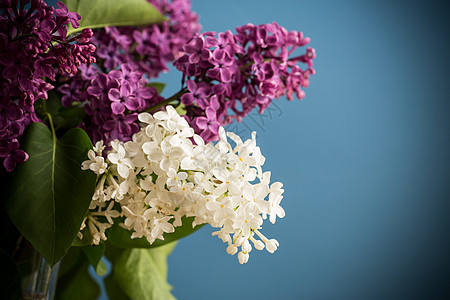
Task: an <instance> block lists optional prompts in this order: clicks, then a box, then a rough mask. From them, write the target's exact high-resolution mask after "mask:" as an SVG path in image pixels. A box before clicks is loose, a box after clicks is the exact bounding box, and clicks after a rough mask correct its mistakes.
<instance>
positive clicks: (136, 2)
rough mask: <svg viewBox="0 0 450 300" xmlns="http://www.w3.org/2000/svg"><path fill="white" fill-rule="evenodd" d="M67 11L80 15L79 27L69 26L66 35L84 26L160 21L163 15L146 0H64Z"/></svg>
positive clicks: (96, 26) (100, 26) (93, 26)
mask: <svg viewBox="0 0 450 300" xmlns="http://www.w3.org/2000/svg"><path fill="white" fill-rule="evenodd" d="M63 2H64V3H65V4H66V5H67V8H68V9H69V11H74V12H77V13H78V14H79V15H80V16H81V21H80V22H79V24H80V27H79V28H76V29H75V28H73V27H71V26H69V30H68V32H67V34H68V35H70V34H72V33H75V32H78V31H81V30H83V29H84V28H92V29H94V28H102V27H105V26H139V25H148V24H153V23H160V22H162V21H164V20H165V17H164V16H163V15H161V13H160V12H159V11H158V10H157V9H156V8H155V7H154V6H153V5H151V4H150V3H149V2H148V1H146V0H127V1H123V0H95V1H93V0H65V1H63Z"/></svg>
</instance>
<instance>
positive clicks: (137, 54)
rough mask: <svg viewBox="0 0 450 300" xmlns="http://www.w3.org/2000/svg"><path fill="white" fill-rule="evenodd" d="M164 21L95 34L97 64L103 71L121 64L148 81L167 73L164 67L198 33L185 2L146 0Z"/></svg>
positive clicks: (184, 0) (178, 0) (194, 19)
mask: <svg viewBox="0 0 450 300" xmlns="http://www.w3.org/2000/svg"><path fill="white" fill-rule="evenodd" d="M148 2H150V3H151V4H152V5H153V6H154V7H155V8H156V9H158V10H159V11H160V13H161V14H162V15H164V16H166V17H167V19H168V20H167V21H164V22H162V23H161V24H153V25H150V26H144V27H107V28H105V29H100V30H99V32H98V34H97V33H96V35H95V37H94V39H93V41H94V42H95V44H96V45H97V47H98V51H97V53H96V55H97V59H98V61H99V63H101V64H102V65H103V66H104V69H106V70H112V69H115V68H116V67H117V66H119V65H120V64H122V63H128V64H134V65H135V66H134V68H135V69H137V70H140V71H141V72H142V73H145V74H146V75H147V76H148V77H149V78H154V77H157V76H158V75H159V74H160V73H161V72H163V71H168V70H169V69H168V68H167V64H168V63H169V62H172V61H173V60H174V59H176V58H177V57H178V56H179V53H180V51H181V49H182V47H183V46H184V45H185V44H186V42H187V41H189V40H190V39H191V38H192V37H193V36H194V35H195V34H196V33H198V32H199V30H200V25H199V23H198V16H197V14H195V13H194V12H192V11H191V3H190V1H189V0H172V1H168V0H148Z"/></svg>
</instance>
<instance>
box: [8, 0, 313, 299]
mask: <svg viewBox="0 0 450 300" xmlns="http://www.w3.org/2000/svg"><path fill="white" fill-rule="evenodd" d="M0 11H1V17H0V27H1V33H0V72H1V74H2V77H1V79H0V85H1V89H0V111H1V112H2V113H1V115H0V125H1V126H0V162H1V164H0V175H1V176H2V183H3V184H4V185H5V187H4V190H5V191H6V197H2V200H1V202H2V208H1V212H2V216H3V218H2V222H3V225H4V228H10V229H11V230H9V231H8V232H7V233H5V234H4V235H3V236H2V245H4V246H2V249H1V254H2V259H3V261H4V262H5V264H6V265H8V266H11V269H12V273H13V274H17V276H16V277H20V276H21V274H22V272H21V270H20V263H18V260H17V257H18V256H19V253H20V252H21V249H22V248H24V245H25V244H26V243H29V244H31V245H32V247H33V248H34V249H36V250H37V252H38V253H39V254H40V255H42V257H43V258H44V260H45V262H46V263H47V264H48V265H49V267H53V266H55V265H56V266H60V268H61V270H60V272H59V275H58V276H59V277H58V278H59V279H58V285H57V289H56V298H57V299H71V297H74V296H73V295H77V296H76V297H78V299H81V298H82V299H95V298H96V297H97V296H98V286H97V285H96V283H95V281H93V279H92V278H91V277H90V275H89V274H88V271H87V270H88V267H89V266H90V265H92V266H93V267H94V270H95V271H96V272H97V273H98V274H99V275H102V274H105V272H106V267H105V264H104V261H103V259H107V260H108V261H109V262H110V263H111V265H112V271H111V273H110V275H109V276H107V277H106V278H104V284H105V287H106V290H107V293H108V295H109V296H110V297H111V298H114V297H116V298H117V297H119V298H118V299H131V298H137V299H173V296H172V295H171V293H170V290H171V287H170V285H169V284H168V283H167V278H166V275H163V274H164V271H162V270H163V269H164V268H167V267H166V265H165V264H166V257H167V255H168V254H169V253H170V251H171V249H172V248H173V246H174V244H175V241H176V240H178V239H180V238H182V237H184V236H186V235H189V234H191V233H192V232H194V231H195V230H197V229H198V228H199V227H200V226H202V225H204V224H206V223H208V224H209V225H210V226H212V227H214V228H217V231H215V232H214V233H213V235H215V236H217V237H218V238H219V239H221V240H222V241H223V242H224V243H226V252H227V253H228V254H231V255H234V254H237V257H238V261H239V263H241V264H244V263H247V262H248V261H249V258H250V256H249V253H250V252H251V251H252V249H257V250H262V249H266V250H267V251H268V252H270V253H273V252H275V251H276V250H277V248H278V246H279V243H278V241H277V240H276V239H273V238H268V237H266V236H265V235H264V234H263V233H262V224H263V221H264V220H265V219H269V221H270V222H272V223H275V221H276V218H277V217H278V218H282V217H284V215H285V212H284V210H283V208H282V207H281V206H280V202H281V200H282V198H283V191H284V190H283V188H282V187H283V184H282V183H280V182H271V181H270V175H271V173H270V172H269V171H264V170H263V164H264V162H265V157H264V156H263V155H262V152H261V149H260V148H259V147H258V146H257V143H256V133H255V132H254V133H252V136H251V138H250V139H247V140H242V139H241V137H239V136H237V135H236V134H234V133H232V132H227V131H226V129H225V128H224V126H226V125H228V124H231V123H232V122H240V121H241V120H242V119H243V118H245V116H246V115H248V114H249V113H250V112H252V111H253V110H257V111H258V112H259V113H263V112H264V110H265V109H266V108H267V107H269V106H270V104H271V102H272V101H273V100H274V99H278V98H280V97H282V96H286V97H287V99H289V100H292V99H293V98H294V95H295V96H296V97H297V98H298V99H302V98H304V97H305V93H304V88H306V87H307V86H308V85H309V77H310V75H313V74H314V73H315V71H314V69H313V60H314V58H315V51H314V49H313V48H311V47H307V45H308V43H309V38H307V37H304V36H303V34H302V33H301V32H298V31H288V30H286V29H285V28H283V27H281V26H280V25H278V24H277V23H275V22H274V23H271V24H262V25H253V24H247V25H244V26H241V27H238V28H236V30H235V33H233V32H231V31H226V32H222V33H218V34H217V33H215V32H200V30H201V27H200V25H199V23H198V16H197V15H196V14H195V13H194V12H192V11H191V6H190V2H189V1H188V0H172V1H168V0H148V1H146V0H134V1H131V2H129V3H128V2H127V3H125V2H122V1H119V0H114V1H113V0H109V1H108V0H99V1H87V0H67V1H64V3H63V2H58V3H57V8H54V7H51V6H48V5H47V4H46V3H45V2H44V1H43V0H31V1H30V0H28V1H27V0H1V1H0ZM169 64H173V66H175V68H176V70H178V71H179V72H180V77H181V88H180V90H179V91H178V92H176V93H175V94H174V95H172V96H169V97H163V96H162V94H161V93H162V90H163V89H164V86H165V84H164V83H161V82H158V81H157V80H156V79H157V78H158V76H159V75H160V74H161V73H162V72H167V71H169V68H168V65H169ZM149 260H150V261H149ZM158 268H160V269H158ZM161 268H162V269H161ZM54 269H55V268H54ZM138 269H139V272H137V271H136V270H138ZM142 274H145V276H144V275H142ZM12 277H13V278H12V280H15V281H14V282H16V281H18V279H17V278H16V279H14V278H15V277H14V276H12ZM22 282H23V280H22ZM143 286H145V287H143ZM11 287H12V288H9V289H8V291H7V292H8V293H9V294H5V297H6V296H7V297H9V298H11V299H19V296H20V293H21V292H20V286H17V284H15V283H11ZM117 295H120V296H117ZM2 296H3V294H2Z"/></svg>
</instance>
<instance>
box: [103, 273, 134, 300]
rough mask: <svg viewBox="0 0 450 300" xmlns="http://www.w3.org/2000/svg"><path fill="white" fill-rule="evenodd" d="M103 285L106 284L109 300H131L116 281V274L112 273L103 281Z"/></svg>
mask: <svg viewBox="0 0 450 300" xmlns="http://www.w3.org/2000/svg"><path fill="white" fill-rule="evenodd" d="M103 283H104V284H105V290H106V293H107V294H108V299H109V300H129V299H131V298H130V297H128V296H127V295H126V294H125V292H124V291H123V290H122V289H121V288H120V286H119V284H118V283H117V281H116V279H115V278H114V274H113V273H112V272H111V274H109V275H108V276H106V277H105V278H104V279H103Z"/></svg>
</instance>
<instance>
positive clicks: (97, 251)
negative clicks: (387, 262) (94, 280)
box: [81, 244, 107, 276]
mask: <svg viewBox="0 0 450 300" xmlns="http://www.w3.org/2000/svg"><path fill="white" fill-rule="evenodd" d="M81 249H82V250H83V252H84V254H85V255H86V257H87V259H88V261H89V263H90V264H91V265H92V267H94V270H95V272H96V273H97V275H98V276H103V275H105V274H106V271H107V269H106V265H105V263H104V262H103V261H102V257H103V254H104V253H105V244H100V245H97V246H84V247H81Z"/></svg>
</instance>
